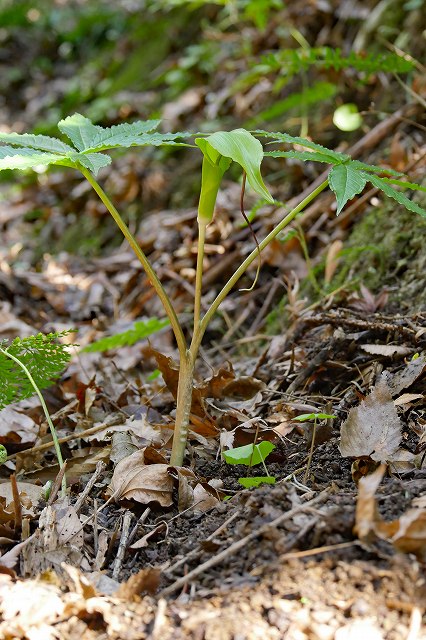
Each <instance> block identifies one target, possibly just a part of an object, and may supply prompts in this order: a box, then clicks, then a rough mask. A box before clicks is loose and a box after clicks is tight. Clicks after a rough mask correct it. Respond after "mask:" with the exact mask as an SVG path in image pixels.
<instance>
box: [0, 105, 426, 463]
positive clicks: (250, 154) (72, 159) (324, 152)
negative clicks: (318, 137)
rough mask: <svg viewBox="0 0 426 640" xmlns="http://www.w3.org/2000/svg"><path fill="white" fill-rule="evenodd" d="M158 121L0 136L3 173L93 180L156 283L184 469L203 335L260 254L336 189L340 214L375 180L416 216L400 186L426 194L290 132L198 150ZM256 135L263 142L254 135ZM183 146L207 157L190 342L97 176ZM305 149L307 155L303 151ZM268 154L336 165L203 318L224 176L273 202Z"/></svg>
mask: <svg viewBox="0 0 426 640" xmlns="http://www.w3.org/2000/svg"><path fill="white" fill-rule="evenodd" d="M158 125H159V121H158V120H147V121H139V122H134V123H132V124H127V123H124V124H119V125H116V126H113V127H106V128H104V127H100V126H97V125H94V124H93V123H92V122H91V121H90V120H89V119H88V118H86V117H84V116H82V115H80V114H74V115H72V116H70V117H68V118H65V119H64V120H61V122H59V124H58V127H59V130H60V131H61V133H62V134H64V135H65V136H66V137H67V138H68V140H69V142H70V143H71V144H69V142H68V143H66V142H63V141H62V140H60V139H57V138H52V137H48V136H43V135H32V134H18V133H4V132H0V143H2V144H0V170H2V169H30V168H35V167H38V166H40V165H61V166H65V167H72V168H74V169H77V170H78V171H80V172H81V173H82V175H83V176H84V177H85V178H86V180H88V182H89V183H90V184H91V186H92V187H93V189H94V190H95V191H96V193H97V194H98V196H99V198H100V199H101V200H102V202H103V203H104V205H105V207H106V208H107V210H108V211H109V213H110V214H111V216H112V217H113V219H114V220H115V222H116V224H117V226H118V227H119V228H120V230H121V232H122V233H123V235H124V236H125V238H126V239H127V241H128V242H129V244H130V246H131V247H132V249H133V251H134V253H135V254H136V256H137V257H138V259H139V261H140V263H141V264H142V267H143V268H144V270H145V272H146V274H147V275H148V277H149V279H150V282H151V284H152V286H153V287H154V289H155V291H156V293H157V295H158V296H159V298H160V300H161V302H162V304H163V307H164V310H165V312H166V315H167V317H168V319H169V321H170V325H171V328H172V330H173V333H174V336H175V339H176V343H177V347H178V350H179V360H180V369H179V385H178V393H177V407H176V421H175V430H174V437H173V445H172V453H171V458H170V463H171V464H172V465H177V466H181V465H182V464H183V458H184V454H185V446H186V442H187V437H188V429H189V424H190V413H191V399H192V390H193V378H194V367H195V362H196V358H197V354H198V351H199V348H200V345H201V341H202V338H203V336H204V333H205V331H206V329H207V326H208V324H209V322H210V320H211V318H212V316H213V315H214V313H215V312H216V311H217V309H218V307H219V305H220V304H221V302H222V301H223V300H224V298H225V297H226V296H227V294H228V293H229V292H230V291H231V289H232V288H233V287H234V285H235V284H236V283H237V281H238V280H239V278H240V277H241V276H242V275H243V274H244V272H245V271H246V270H247V268H248V267H249V266H250V265H251V263H252V262H253V261H254V260H255V259H256V257H257V256H258V254H259V253H260V252H261V251H262V250H263V249H264V248H265V247H266V246H267V245H268V244H269V243H270V242H271V241H272V240H273V239H274V238H275V237H276V236H277V235H278V234H279V233H280V231H282V229H284V228H285V227H286V226H287V225H288V224H289V223H290V222H291V221H292V220H293V219H294V218H295V217H296V216H297V215H298V214H299V213H300V212H301V211H302V210H303V209H304V208H305V207H306V206H307V205H308V204H310V203H311V202H312V201H313V200H314V199H315V198H316V197H317V196H318V194H320V193H321V192H322V191H323V190H324V189H325V188H326V187H327V186H330V188H331V189H332V191H333V192H334V193H335V195H336V199H337V214H338V213H340V211H341V210H342V208H343V207H344V205H345V204H346V202H348V200H351V199H352V198H354V196H356V195H357V194H359V193H360V192H361V191H362V190H363V189H364V187H365V186H366V184H367V183H368V182H370V183H371V184H372V185H373V186H374V187H377V188H378V189H380V190H381V191H383V193H385V194H386V195H387V196H388V197H390V198H393V199H394V200H396V201H397V202H399V203H400V204H402V205H404V206H405V207H406V208H407V209H409V210H410V211H413V212H416V213H419V214H420V215H422V216H425V217H426V211H425V210H423V209H422V208H421V207H420V206H419V205H417V204H416V203H415V202H413V201H412V200H410V199H409V198H407V196H405V195H404V193H402V191H397V190H396V189H395V188H394V186H398V187H399V188H401V189H407V188H408V189H413V190H421V191H425V190H426V189H424V188H423V187H420V186H419V185H417V184H413V183H411V182H408V181H406V179H405V176H404V175H403V174H401V173H398V172H396V171H393V170H391V169H388V168H386V169H383V168H381V167H377V166H373V165H369V164H365V163H363V162H359V161H357V160H352V159H351V158H350V156H348V155H346V154H343V153H337V152H335V151H332V150H330V149H327V148H325V147H323V146H321V145H318V144H315V143H313V142H311V141H310V140H307V139H305V138H299V137H294V136H290V135H288V134H286V133H268V132H266V131H256V132H254V134H255V135H253V134H252V133H250V132H248V131H246V130H244V129H236V130H234V131H220V132H216V133H212V134H210V135H204V134H197V135H196V137H195V145H191V144H188V143H187V142H184V141H185V140H188V139H189V138H190V134H188V133H166V134H162V133H158V132H157V131H156V129H157V127H158ZM255 136H257V137H255ZM259 137H260V138H264V137H267V138H269V139H270V140H271V141H272V142H273V143H280V144H294V145H297V150H290V151H282V150H279V151H270V152H267V153H265V152H264V150H263V147H262V144H261V142H260V141H259ZM150 145H151V146H152V145H153V146H162V145H175V146H176V145H178V146H186V147H192V148H194V149H196V150H197V151H198V152H199V151H201V153H202V159H203V164H202V175H201V191H200V199H199V208H198V218H197V220H198V230H199V242H198V256H197V267H196V282H195V299H194V325H193V333H192V338H191V341H190V342H189V343H188V342H187V340H186V338H185V335H184V332H183V329H182V326H181V324H180V322H179V319H178V317H177V314H176V311H175V309H174V307H173V303H172V301H171V300H170V298H169V296H168V295H167V293H166V291H165V290H164V288H163V286H162V284H161V282H160V280H159V278H158V276H157V274H156V273H155V271H154V269H153V267H152V265H151V263H150V262H149V260H148V258H147V257H146V255H145V254H144V252H143V251H142V250H141V248H140V246H139V244H138V242H137V240H136V238H135V236H134V235H133V234H132V233H131V232H130V230H129V229H128V227H127V226H126V224H125V223H124V221H123V219H122V217H121V216H120V214H119V212H118V211H117V209H116V207H115V206H114V204H113V203H112V201H111V200H110V198H109V196H108V195H107V194H106V193H105V191H104V190H103V188H102V187H101V185H100V184H99V182H98V181H97V179H96V176H97V173H98V171H99V169H101V168H103V167H107V166H108V165H109V164H110V163H111V157H110V156H109V155H107V154H105V153H103V152H104V151H107V150H110V149H116V148H126V147H136V146H140V147H143V146H150ZM300 147H302V148H303V149H304V150H299V149H300ZM265 155H268V156H272V157H275V158H277V157H291V158H297V159H299V160H302V161H317V162H323V163H325V164H328V165H331V170H330V173H329V175H328V178H327V179H326V180H324V182H322V184H320V185H319V186H318V187H316V188H313V189H312V192H311V193H310V194H309V195H308V196H307V197H306V198H304V200H303V201H302V202H300V204H298V205H297V206H296V207H295V208H294V209H293V210H291V211H289V212H288V213H287V214H286V215H285V217H284V218H283V219H282V220H281V222H280V223H279V224H278V225H277V226H276V227H275V228H274V229H273V230H272V231H271V232H270V233H269V234H268V235H267V236H266V237H265V238H264V239H263V240H262V241H261V242H259V244H258V246H257V247H256V248H255V249H254V250H253V251H252V253H250V255H249V256H248V257H247V258H246V259H245V260H244V261H243V262H242V264H240V265H236V268H235V271H234V273H233V275H232V276H231V277H230V278H229V280H228V281H227V283H226V284H225V285H224V286H223V288H222V289H221V291H220V292H219V293H218V295H217V296H216V298H215V300H213V302H212V303H211V305H210V307H209V308H208V309H207V311H206V312H205V313H204V314H202V313H201V290H202V279H203V256H204V240H205V233H206V227H207V226H208V224H209V223H210V222H211V220H212V218H213V216H214V209H215V202H216V197H217V193H218V190H219V187H220V184H221V180H222V178H223V175H224V173H225V172H226V171H227V169H228V168H229V167H230V165H231V164H232V163H233V162H234V163H236V164H238V165H240V167H241V169H242V171H243V172H244V178H247V182H248V183H249V185H250V186H251V187H252V188H253V189H254V191H255V192H256V193H257V194H258V195H259V196H260V197H261V198H262V199H263V200H264V201H265V202H267V203H270V204H273V202H274V199H273V198H272V196H271V194H270V192H269V190H268V188H267V187H266V186H265V184H264V181H263V179H262V176H261V173H260V166H261V162H262V159H263V157H264V156H265Z"/></svg>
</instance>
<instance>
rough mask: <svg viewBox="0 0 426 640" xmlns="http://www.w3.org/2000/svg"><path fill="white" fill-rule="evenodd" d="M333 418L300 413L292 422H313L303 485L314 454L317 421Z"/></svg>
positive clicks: (326, 415)
mask: <svg viewBox="0 0 426 640" xmlns="http://www.w3.org/2000/svg"><path fill="white" fill-rule="evenodd" d="M334 418H336V416H333V415H330V414H328V413H302V414H301V415H300V416H297V417H296V418H293V420H296V421H297V422H307V421H308V420H313V421H314V428H313V431H312V442H311V448H310V449H309V456H308V462H307V465H306V471H305V475H304V477H303V482H304V483H305V484H306V482H307V481H308V477H309V469H310V468H311V462H312V455H313V453H314V447H315V436H316V430H317V421H318V420H332V419H334Z"/></svg>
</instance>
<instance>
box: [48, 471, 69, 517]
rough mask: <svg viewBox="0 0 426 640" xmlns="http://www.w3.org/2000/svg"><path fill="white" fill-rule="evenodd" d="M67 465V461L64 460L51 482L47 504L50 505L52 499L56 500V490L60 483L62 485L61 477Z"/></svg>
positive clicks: (52, 501)
mask: <svg viewBox="0 0 426 640" xmlns="http://www.w3.org/2000/svg"><path fill="white" fill-rule="evenodd" d="M66 467H67V461H66V460H65V462H64V464H63V465H62V467H61V468H60V469H59V471H58V475H57V476H56V478H55V482H54V483H53V487H52V489H51V491H50V496H49V500H48V501H47V506H48V507H50V506H51V505H52V504H53V503H54V501H55V500H56V496H57V495H58V491H59V487H60V486H61V485H62V486H63V483H62V481H63V478H64V475H65V469H66Z"/></svg>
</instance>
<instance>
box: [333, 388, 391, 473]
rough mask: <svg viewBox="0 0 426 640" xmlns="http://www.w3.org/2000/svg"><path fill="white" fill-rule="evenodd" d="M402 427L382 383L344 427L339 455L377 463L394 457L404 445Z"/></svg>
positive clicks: (352, 414)
mask: <svg viewBox="0 0 426 640" xmlns="http://www.w3.org/2000/svg"><path fill="white" fill-rule="evenodd" d="M401 431H402V424H401V421H400V419H399V416H398V414H397V411H396V409H395V406H394V404H393V401H392V395H391V393H390V391H389V388H388V386H387V383H386V382H385V381H384V380H383V379H382V380H380V381H379V382H378V384H377V385H376V386H375V387H374V389H373V391H372V392H371V393H370V395H369V396H367V397H366V398H365V400H363V401H362V402H361V404H360V405H359V406H358V407H354V408H353V409H351V410H350V411H349V415H348V417H347V419H346V421H345V422H344V423H343V424H342V427H341V434H340V447H339V448H340V453H341V454H342V456H343V457H354V458H357V457H360V456H370V457H371V458H372V459H373V460H376V461H377V462H385V461H386V460H389V458H391V457H392V454H394V453H395V451H396V450H397V449H398V447H399V445H400V443H401V437H402V435H401Z"/></svg>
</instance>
